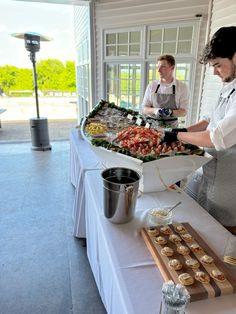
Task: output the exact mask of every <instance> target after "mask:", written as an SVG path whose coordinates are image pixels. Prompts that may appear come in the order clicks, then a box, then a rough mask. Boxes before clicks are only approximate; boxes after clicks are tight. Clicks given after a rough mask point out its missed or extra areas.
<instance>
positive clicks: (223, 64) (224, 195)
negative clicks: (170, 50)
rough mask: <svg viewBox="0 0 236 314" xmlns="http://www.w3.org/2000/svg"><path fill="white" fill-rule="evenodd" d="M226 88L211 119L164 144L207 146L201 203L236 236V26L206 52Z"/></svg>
mask: <svg viewBox="0 0 236 314" xmlns="http://www.w3.org/2000/svg"><path fill="white" fill-rule="evenodd" d="M201 63H203V64H206V63H209V64H210V66H212V67H213V69H214V74H215V75H218V76H219V77H220V78H221V80H222V82H223V83H224V84H223V88H222V90H221V93H220V97H219V99H218V102H217V104H216V106H215V108H214V110H212V112H211V116H210V117H209V119H208V118H205V119H204V120H202V121H200V122H198V123H197V124H195V125H192V126H190V127H188V128H187V129H186V130H185V132H183V130H178V129H172V132H166V133H165V136H164V141H166V142H172V141H176V140H180V141H183V142H186V143H191V144H194V145H198V146H203V147H205V148H206V150H207V151H208V152H209V153H210V154H211V155H212V156H213V159H212V160H211V161H210V162H208V163H207V164H206V165H204V166H203V176H202V181H201V184H200V189H199V195H198V202H199V203H200V204H201V205H202V206H203V207H204V208H206V209H207V210H208V212H209V213H210V214H211V215H212V216H213V217H215V218H216V219H217V220H218V221H219V222H220V223H221V224H222V225H224V226H225V227H226V228H227V229H228V230H229V231H230V232H232V233H234V234H236V78H235V77H236V26H229V27H222V28H220V29H219V30H218V31H217V32H216V33H215V34H214V35H213V37H212V39H211V40H210V42H209V43H208V44H207V45H206V47H205V48H204V50H203V53H202V57H201Z"/></svg>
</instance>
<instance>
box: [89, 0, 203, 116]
mask: <svg viewBox="0 0 236 314" xmlns="http://www.w3.org/2000/svg"><path fill="white" fill-rule="evenodd" d="M208 6H209V0H199V1H195V0H165V1H164V0H162V1H156V0H145V1H141V0H128V1H127V0H119V1H111V0H100V1H98V2H95V43H96V65H97V66H96V68H97V73H96V84H97V86H96V90H97V94H96V99H97V100H99V99H100V98H103V97H104V95H103V78H102V68H101V67H102V51H103V49H102V33H103V29H107V28H117V27H132V26H137V25H139V26H141V25H155V24H161V23H162V24H164V23H168V22H176V23H178V21H184V20H190V19H195V20H196V17H195V15H196V14H201V15H202V18H201V27H200V34H199V38H200V44H199V51H201V50H202V48H203V46H204V44H205V33H206V26H207V19H208ZM198 55H199V53H198ZM196 73H197V75H196V79H195V82H194V84H193V88H194V97H193V112H191V113H189V116H188V121H194V120H195V119H196V114H197V108H198V107H199V90H200V82H201V75H202V66H201V65H197V68H196Z"/></svg>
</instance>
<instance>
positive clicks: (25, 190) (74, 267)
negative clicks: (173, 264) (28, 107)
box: [0, 126, 106, 314]
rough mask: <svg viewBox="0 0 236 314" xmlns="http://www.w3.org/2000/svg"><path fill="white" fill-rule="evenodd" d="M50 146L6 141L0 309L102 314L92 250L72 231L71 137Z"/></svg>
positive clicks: (1, 159) (9, 313)
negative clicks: (90, 257)
mask: <svg viewBox="0 0 236 314" xmlns="http://www.w3.org/2000/svg"><path fill="white" fill-rule="evenodd" d="M4 128H5V126H3V129H2V130H1V132H2V131H3V132H4ZM51 145H52V150H51V151H45V152H37V151H32V150H31V149H30V148H31V143H30V142H26V143H15V144H14V143H8V144H5V143H0V174H1V175H0V186H1V202H0V234H1V237H0V313H1V314H104V313H106V311H105V309H104V307H103V304H102V302H101V299H100V296H99V294H98V291H97V288H96V285H95V282H94V279H93V275H92V273H91V270H90V266H89V263H88V260H87V255H86V248H85V247H84V246H83V243H82V241H81V240H78V239H76V238H74V237H73V235H72V229H73V228H72V226H73V222H72V218H71V215H72V204H73V195H74V189H73V187H72V185H71V184H70V180H69V174H68V169H69V142H68V141H55V142H51Z"/></svg>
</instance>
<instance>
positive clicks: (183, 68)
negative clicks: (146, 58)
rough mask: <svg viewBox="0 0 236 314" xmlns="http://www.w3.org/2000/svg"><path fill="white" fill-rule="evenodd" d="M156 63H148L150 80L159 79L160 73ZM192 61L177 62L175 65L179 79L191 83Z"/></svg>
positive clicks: (176, 75)
mask: <svg viewBox="0 0 236 314" xmlns="http://www.w3.org/2000/svg"><path fill="white" fill-rule="evenodd" d="M156 67H157V65H156V63H150V64H149V65H148V82H151V81H154V80H158V79H159V74H158V72H157V70H156ZM190 67H191V65H190V63H177V64H176V66H175V77H176V79H177V80H180V81H183V82H185V83H186V84H189V79H190Z"/></svg>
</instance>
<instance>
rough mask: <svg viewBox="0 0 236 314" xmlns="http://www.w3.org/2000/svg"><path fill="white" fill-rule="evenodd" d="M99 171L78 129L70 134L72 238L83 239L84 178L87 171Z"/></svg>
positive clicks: (93, 155) (94, 158)
mask: <svg viewBox="0 0 236 314" xmlns="http://www.w3.org/2000/svg"><path fill="white" fill-rule="evenodd" d="M95 169H101V163H100V161H99V159H98V158H97V156H96V155H95V154H94V153H93V151H92V150H91V149H90V145H89V144H88V143H87V142H86V141H85V140H83V139H82V137H81V135H80V132H79V129H72V130H71V132H70V179H71V183H72V184H73V186H74V187H75V196H74V204H73V209H72V218H73V221H74V232H73V234H74V236H75V237H79V238H85V236H86V230H85V191H84V176H85V173H86V172H87V171H92V170H95Z"/></svg>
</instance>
